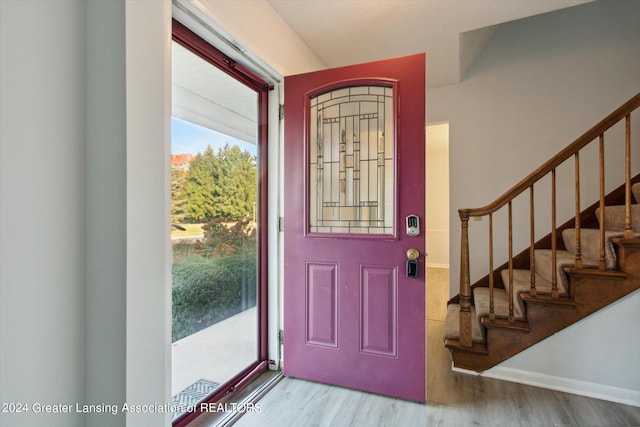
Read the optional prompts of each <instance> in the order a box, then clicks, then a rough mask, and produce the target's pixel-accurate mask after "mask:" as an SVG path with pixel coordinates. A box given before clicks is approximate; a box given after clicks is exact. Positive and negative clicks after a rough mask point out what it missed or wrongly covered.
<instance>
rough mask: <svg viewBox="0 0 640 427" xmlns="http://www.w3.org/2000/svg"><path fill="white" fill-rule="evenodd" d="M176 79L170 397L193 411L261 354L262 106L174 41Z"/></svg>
mask: <svg viewBox="0 0 640 427" xmlns="http://www.w3.org/2000/svg"><path fill="white" fill-rule="evenodd" d="M172 79H173V88H172V94H173V118H172V168H171V188H172V194H171V196H172V203H171V215H172V233H171V234H172V249H173V252H172V253H173V259H172V325H173V334H172V335H173V337H172V338H173V344H172V396H173V399H172V400H173V404H174V405H176V407H179V408H183V409H187V408H188V407H189V406H190V405H195V404H196V403H198V402H199V401H201V400H203V399H205V398H206V397H207V396H208V395H210V394H211V393H213V392H214V391H215V389H216V388H217V387H218V386H220V385H221V384H224V383H225V382H227V381H229V380H230V379H231V378H233V377H234V376H236V375H237V374H239V373H240V372H241V371H243V370H244V369H246V368H247V367H248V366H250V365H252V364H253V363H255V362H257V361H258V358H259V347H258V346H259V327H258V325H259V322H258V308H257V304H256V303H257V300H258V296H257V294H258V292H257V286H256V284H257V278H258V262H257V260H258V250H257V240H258V239H257V236H258V235H259V231H260V230H259V229H258V227H259V224H258V221H257V219H256V212H257V210H258V206H257V200H258V199H257V185H258V168H259V166H260V165H259V164H258V163H259V162H258V160H257V153H258V139H259V138H258V105H259V104H258V94H257V93H256V92H255V91H254V90H252V89H251V88H249V87H247V86H246V85H244V84H243V83H241V82H239V81H238V80H236V79H234V78H233V77H231V76H229V75H228V74H227V73H225V72H223V71H221V70H220V69H218V68H217V67H216V66H214V65H212V64H211V63H209V62H208V61H205V60H204V59H202V58H201V57H199V56H198V55H195V54H194V53H192V52H191V51H190V50H188V49H186V48H184V47H183V46H181V45H180V44H178V43H175V42H174V43H173V52H172ZM180 415H181V412H180V411H178V412H176V413H175V414H174V419H175V418H177V417H179V416H180Z"/></svg>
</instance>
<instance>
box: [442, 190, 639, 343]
mask: <svg viewBox="0 0 640 427" xmlns="http://www.w3.org/2000/svg"><path fill="white" fill-rule="evenodd" d="M632 193H633V195H634V197H635V200H636V203H639V202H640V183H636V184H634V185H633V186H632ZM631 208H632V227H633V230H634V232H635V233H636V235H635V236H634V238H638V237H640V204H633V205H632V206H631ZM596 215H597V217H598V218H599V217H600V216H599V212H596ZM624 222H625V207H624V206H606V207H605V241H606V244H605V264H606V268H607V270H608V271H611V273H605V274H609V275H611V276H613V275H615V274H616V273H615V271H616V270H617V268H618V260H617V259H616V247H615V246H614V242H615V239H620V238H622V237H623V231H624ZM562 239H563V241H564V246H565V250H557V251H556V274H557V288H558V294H559V296H560V297H561V298H560V300H561V301H564V302H563V303H565V304H567V305H571V304H575V301H573V300H572V299H571V298H570V292H569V290H570V289H569V286H570V283H571V281H570V278H569V276H568V271H569V270H570V269H571V268H573V267H574V264H575V248H576V230H575V229H574V228H571V229H565V230H563V231H562ZM580 242H581V244H580V247H581V259H582V264H583V268H584V269H597V268H598V260H599V258H600V231H599V230H598V229H581V230H580ZM551 256H552V254H551V249H536V250H535V251H534V257H535V289H536V293H537V295H538V296H537V297H532V296H530V295H529V293H528V292H527V291H529V290H530V288H531V272H530V270H518V269H516V270H513V290H514V292H513V320H514V322H511V323H512V324H513V325H514V326H513V328H514V329H518V328H520V329H521V330H522V331H523V332H525V333H526V332H528V328H529V323H528V318H527V304H526V301H525V300H528V301H531V300H532V299H534V298H538V299H539V300H540V299H544V298H545V296H547V297H546V298H547V300H548V298H549V297H548V296H549V295H551V289H552V285H551V283H552V274H553V271H552V270H553V264H552V261H551ZM500 275H501V278H502V283H504V286H505V287H507V286H508V283H509V270H508V269H506V270H502V271H501V272H500ZM615 280H619V278H616V279H615ZM523 292H524V294H523V295H521V293H523ZM523 297H525V298H524V299H523ZM489 298H490V297H489V288H487V287H474V288H473V299H472V304H473V305H472V310H471V313H472V314H471V316H472V341H473V343H474V346H475V347H476V348H475V350H471V351H472V352H473V351H475V352H477V353H482V352H485V353H486V352H488V351H490V349H487V348H484V345H486V344H487V328H488V327H491V324H492V322H491V321H489V315H490V307H489ZM459 313H460V306H459V304H455V303H452V304H449V306H448V308H447V318H446V322H445V330H444V339H445V342H447V346H448V347H451V346H452V344H451V343H452V342H455V340H458V339H459V337H460V334H459V321H460V320H459ZM494 313H495V318H496V319H498V322H500V321H501V319H508V318H509V294H508V292H507V291H506V290H505V289H502V288H495V289H494ZM495 322H496V321H493V323H494V324H495ZM502 324H503V325H507V321H505V320H502ZM563 327H564V326H563ZM453 346H455V344H453ZM505 354H507V353H505Z"/></svg>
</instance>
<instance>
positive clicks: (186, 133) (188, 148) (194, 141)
mask: <svg viewBox="0 0 640 427" xmlns="http://www.w3.org/2000/svg"><path fill="white" fill-rule="evenodd" d="M226 143H229V145H238V146H239V147H240V148H241V149H242V150H247V151H248V152H250V153H251V154H253V155H255V154H256V146H255V145H254V144H250V143H248V142H245V141H242V140H239V139H237V138H234V137H232V136H228V135H224V134H222V133H219V132H215V131H212V130H211V129H207V128H205V127H202V126H199V125H196V124H193V123H191V122H188V121H185V120H182V119H179V118H177V117H173V116H172V117H171V153H172V154H187V153H188V154H193V155H196V154H198V153H202V152H204V150H205V149H206V148H207V145H210V146H211V148H213V151H214V152H216V151H218V149H219V148H222V147H224V145H225V144H226Z"/></svg>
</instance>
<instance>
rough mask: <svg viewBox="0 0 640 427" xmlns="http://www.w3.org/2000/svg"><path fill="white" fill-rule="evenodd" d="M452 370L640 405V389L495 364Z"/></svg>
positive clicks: (625, 403)
mask: <svg viewBox="0 0 640 427" xmlns="http://www.w3.org/2000/svg"><path fill="white" fill-rule="evenodd" d="M452 370H453V371H454V372H459V373H462V374H467V375H479V376H482V377H487V378H494V379H498V380H503V381H510V382H514V383H519V384H527V385H532V386H535V387H541V388H546V389H550V390H556V391H562V392H565V393H571V394H577V395H579V396H586V397H592V398H595V399H601V400H607V401H609V402H616V403H622V404H624V405H631V406H636V407H640V391H637V390H629V389H625V388H621V387H614V386H608V385H604V384H598V383H592V382H588V381H581V380H576V379H573V378H564V377H557V376H553V375H547V374H541V373H538V372H530V371H523V370H521V369H514V368H506V367H501V366H495V367H493V368H491V369H489V370H488V371H484V372H481V373H477V372H474V371H468V370H466V369H460V368H455V367H452Z"/></svg>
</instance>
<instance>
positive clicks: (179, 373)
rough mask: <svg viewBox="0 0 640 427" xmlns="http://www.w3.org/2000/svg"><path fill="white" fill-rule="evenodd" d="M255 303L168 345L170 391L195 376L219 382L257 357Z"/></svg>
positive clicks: (183, 385)
mask: <svg viewBox="0 0 640 427" xmlns="http://www.w3.org/2000/svg"><path fill="white" fill-rule="evenodd" d="M257 316H258V311H257V309H256V307H252V308H250V309H247V310H245V311H243V312H241V313H238V314H236V315H234V316H231V317H229V318H228V319H225V320H223V321H221V322H218V323H216V324H214V325H211V326H209V327H208V328H205V329H203V330H201V331H199V332H196V333H195V334H192V335H189V336H188V337H185V338H182V339H181V340H178V341H176V342H174V343H173V344H172V346H171V355H172V360H171V375H172V381H171V382H172V385H171V395H172V396H175V395H176V394H178V393H179V392H181V391H182V390H184V389H185V388H187V387H189V386H190V385H192V384H194V383H195V382H196V381H198V380H199V379H205V380H209V381H213V382H215V383H218V384H222V383H224V382H225V381H227V380H228V379H229V378H231V377H232V376H233V375H235V374H237V373H238V372H240V371H241V370H242V369H244V368H246V367H247V366H248V365H249V364H250V363H251V362H254V361H255V360H256V359H257V357H258V317H257Z"/></svg>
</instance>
